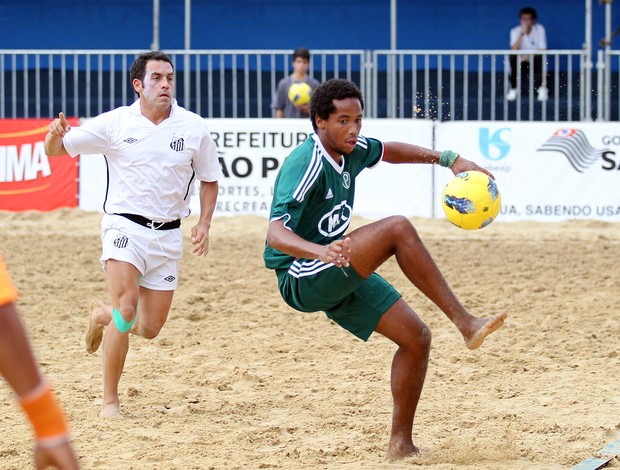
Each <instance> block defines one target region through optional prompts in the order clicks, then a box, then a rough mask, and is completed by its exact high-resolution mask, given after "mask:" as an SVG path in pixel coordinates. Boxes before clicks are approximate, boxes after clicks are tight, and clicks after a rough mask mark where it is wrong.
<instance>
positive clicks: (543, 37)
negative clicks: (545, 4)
mask: <svg viewBox="0 0 620 470" xmlns="http://www.w3.org/2000/svg"><path fill="white" fill-rule="evenodd" d="M538 27H539V28H540V32H539V34H540V39H539V41H540V47H539V49H547V33H546V32H545V27H544V26H543V25H541V24H539V25H538Z"/></svg>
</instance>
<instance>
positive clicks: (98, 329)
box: [84, 300, 109, 354]
mask: <svg viewBox="0 0 620 470" xmlns="http://www.w3.org/2000/svg"><path fill="white" fill-rule="evenodd" d="M104 308H105V304H104V303H103V302H101V301H100V300H93V301H92V302H91V303H90V320H89V323H88V331H87V332H86V337H85V338H84V340H85V342H86V351H87V352H88V353H90V354H92V353H94V352H95V351H97V349H99V345H100V344H101V339H102V337H103V328H104V327H105V326H106V325H107V324H108V323H109V320H108V319H107V317H106V315H105V311H104Z"/></svg>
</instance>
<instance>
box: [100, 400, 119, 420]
mask: <svg viewBox="0 0 620 470" xmlns="http://www.w3.org/2000/svg"><path fill="white" fill-rule="evenodd" d="M122 416H123V415H122V414H121V409H120V406H119V404H118V403H111V404H109V405H104V406H103V408H102V409H101V412H100V413H99V417H100V418H105V419H110V418H120V417H122Z"/></svg>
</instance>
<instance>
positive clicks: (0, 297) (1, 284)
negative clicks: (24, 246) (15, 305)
mask: <svg viewBox="0 0 620 470" xmlns="http://www.w3.org/2000/svg"><path fill="white" fill-rule="evenodd" d="M16 300H17V289H15V286H14V285H13V281H11V277H10V276H9V272H8V271H7V269H6V266H5V265H4V260H3V259H2V257H1V256H0V307H1V306H3V305H6V304H9V303H11V302H15V301H16Z"/></svg>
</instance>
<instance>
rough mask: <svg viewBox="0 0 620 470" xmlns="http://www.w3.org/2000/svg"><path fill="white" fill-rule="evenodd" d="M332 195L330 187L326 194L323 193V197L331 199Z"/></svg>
mask: <svg viewBox="0 0 620 470" xmlns="http://www.w3.org/2000/svg"><path fill="white" fill-rule="evenodd" d="M333 197H334V193H333V192H332V188H329V189H328V190H327V194H326V195H325V199H331V198H333Z"/></svg>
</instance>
